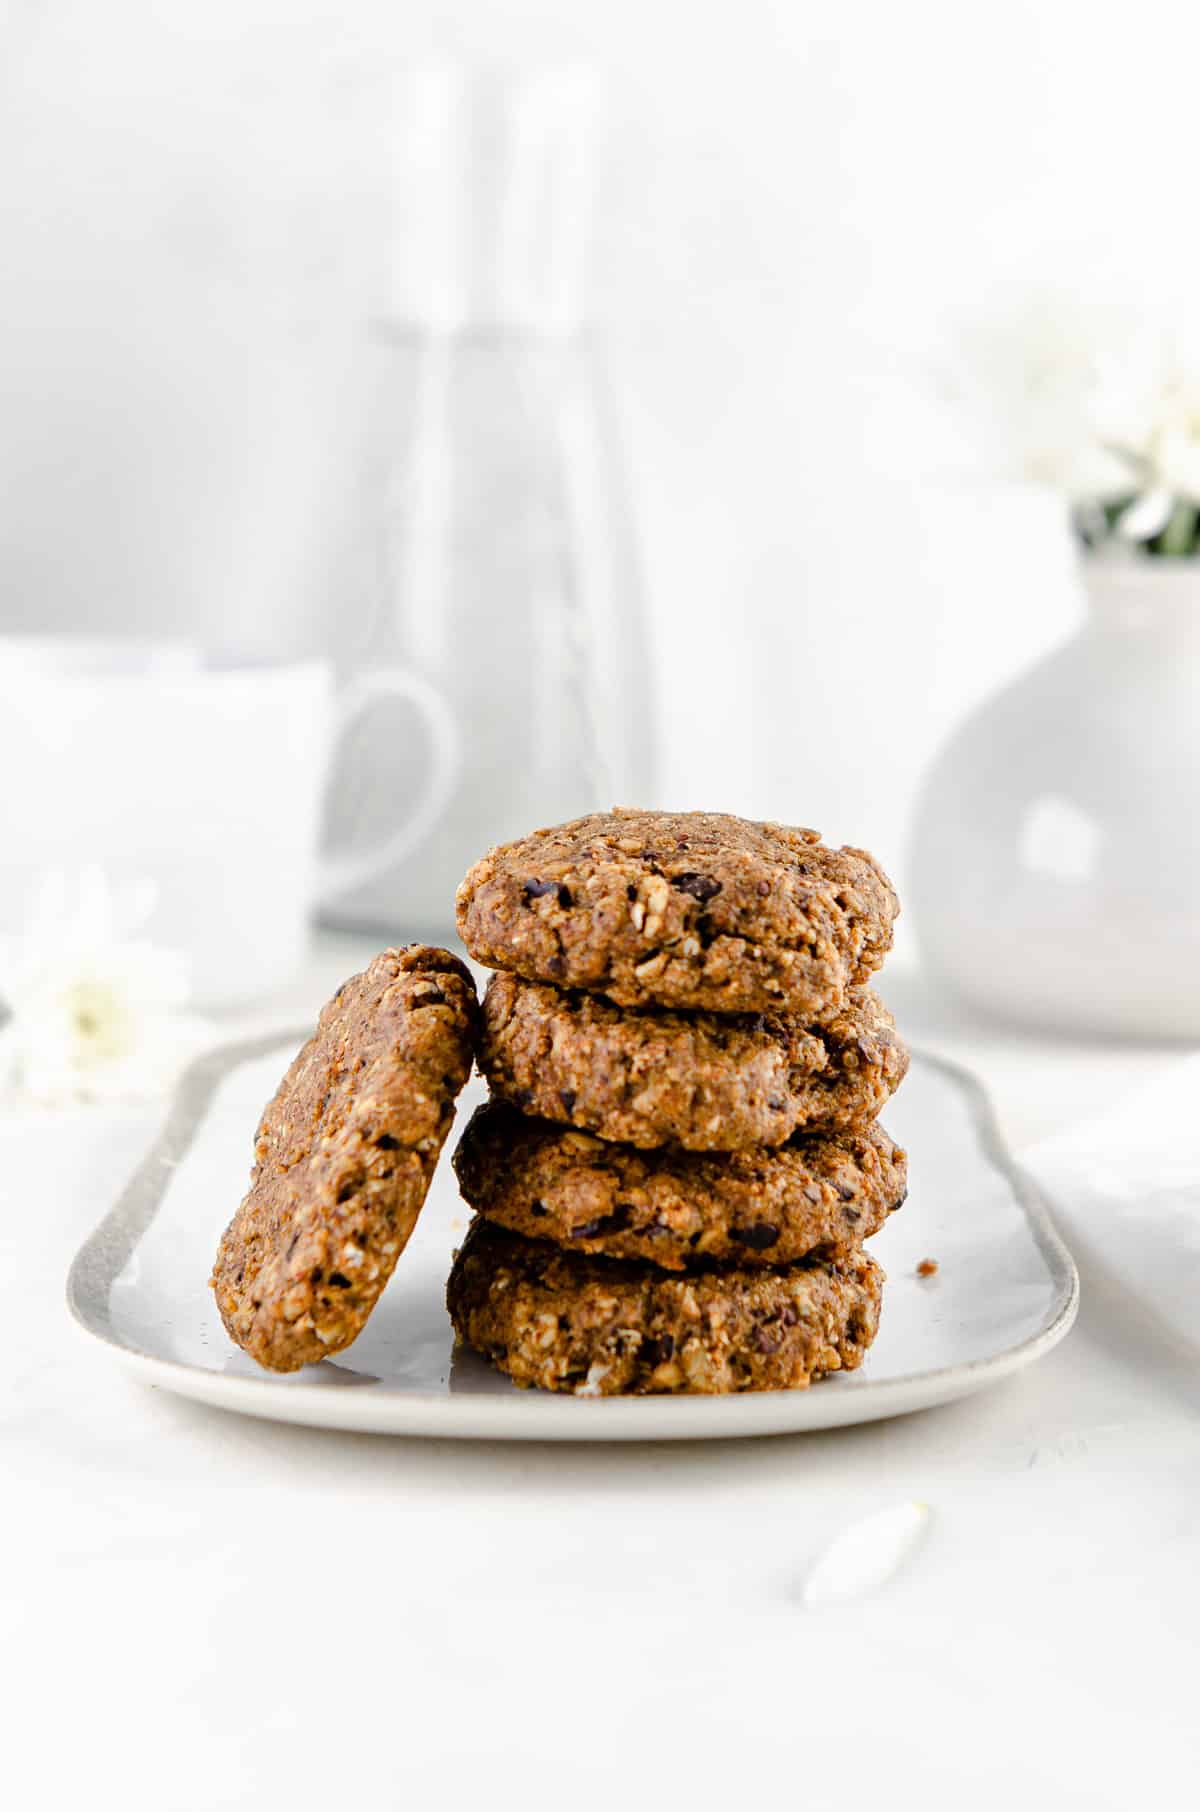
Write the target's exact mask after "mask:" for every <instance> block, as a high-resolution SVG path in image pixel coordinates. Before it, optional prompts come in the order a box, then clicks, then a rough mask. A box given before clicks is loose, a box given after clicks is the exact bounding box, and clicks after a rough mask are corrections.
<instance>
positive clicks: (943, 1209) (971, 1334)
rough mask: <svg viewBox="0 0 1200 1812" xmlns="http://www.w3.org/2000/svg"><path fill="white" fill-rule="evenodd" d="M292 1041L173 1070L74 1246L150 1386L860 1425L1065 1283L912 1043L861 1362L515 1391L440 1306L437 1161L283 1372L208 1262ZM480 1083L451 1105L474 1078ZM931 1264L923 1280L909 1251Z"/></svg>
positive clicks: (362, 1402)
mask: <svg viewBox="0 0 1200 1812" xmlns="http://www.w3.org/2000/svg"><path fill="white" fill-rule="evenodd" d="M299 1042H300V1040H299V1038H298V1037H296V1038H292V1039H290V1040H281V1039H280V1038H279V1037H278V1036H276V1037H273V1038H271V1039H269V1040H258V1041H256V1042H254V1043H248V1044H241V1045H233V1046H226V1047H225V1048H224V1049H222V1050H218V1051H214V1052H212V1053H210V1054H209V1055H208V1056H207V1057H204V1058H202V1059H201V1061H200V1062H199V1063H198V1064H196V1065H195V1066H194V1067H193V1069H192V1070H191V1071H189V1073H188V1075H187V1076H186V1077H185V1078H184V1081H183V1082H182V1084H181V1086H180V1088H179V1091H178V1093H177V1095H176V1097H175V1100H174V1102H173V1104H172V1108H171V1111H170V1114H169V1116H168V1119H167V1122H166V1125H165V1127H164V1129H163V1132H162V1133H161V1135H160V1137H159V1139H158V1141H157V1143H156V1144H155V1146H154V1147H153V1149H152V1150H151V1151H150V1152H149V1154H148V1155H147V1157H146V1159H145V1161H144V1163H143V1164H142V1166H141V1169H140V1170H139V1171H138V1173H137V1175H136V1176H135V1177H134V1179H133V1181H132V1182H131V1183H130V1185H129V1187H128V1189H127V1190H126V1191H125V1194H124V1195H123V1196H122V1198H121V1200H120V1201H119V1202H118V1203H117V1204H116V1206H115V1207H114V1208H113V1210H112V1212H111V1213H110V1214H109V1215H108V1216H107V1217H106V1219H105V1220H103V1221H102V1222H101V1224H100V1226H99V1227H98V1228H97V1229H96V1231H95V1232H94V1233H93V1234H92V1236H91V1238H90V1239H89V1240H88V1241H87V1243H86V1244H85V1245H84V1246H83V1247H82V1248H81V1250H80V1252H79V1253H78V1255H77V1257H76V1259H75V1262H74V1264H73V1265H72V1267H71V1273H70V1277H69V1280H68V1286H67V1295H68V1301H69V1303H70V1307H71V1310H72V1312H73V1314H74V1315H75V1317H76V1319H77V1321H79V1323H80V1324H81V1325H82V1326H83V1327H84V1328H85V1329H86V1330H87V1332H88V1333H89V1334H91V1335H93V1336H94V1337H95V1338H96V1339H97V1340H99V1341H100V1342H102V1344H103V1345H104V1347H105V1348H106V1349H107V1350H108V1351H109V1352H110V1353H112V1355H113V1357H114V1358H116V1359H118V1360H120V1361H122V1362H123V1363H124V1364H125V1365H127V1366H128V1367H130V1369H132V1370H133V1371H134V1372H135V1373H137V1374H138V1375H139V1376H140V1377H142V1378H144V1379H145V1380H146V1381H147V1382H148V1383H151V1384H158V1385H162V1386H164V1387H165V1388H166V1389H168V1390H173V1391H179V1392H181V1393H182V1394H183V1395H184V1396H188V1397H197V1398H199V1399H200V1400H201V1401H202V1402H205V1403H214V1404H217V1405H219V1406H220V1407H222V1408H225V1409H232V1410H240V1411H242V1412H243V1413H245V1414H248V1415H255V1416H267V1417H270V1418H272V1419H273V1420H277V1421H284V1422H304V1423H310V1424H312V1425H314V1426H316V1427H321V1428H349V1429H359V1430H370V1431H374V1432H376V1433H379V1434H405V1435H442V1436H445V1435H450V1436H461V1437H464V1438H470V1439H480V1440H484V1439H487V1440H538V1441H540V1440H583V1441H595V1440H602V1441H613V1440H621V1441H626V1440H635V1441H636V1440H645V1441H651V1440H654V1441H657V1440H682V1439H689V1438H701V1437H703V1438H714V1437H728V1436H733V1435H764V1434H782V1433H789V1432H799V1431H801V1430H804V1429H812V1428H832V1427H835V1426H837V1425H838V1424H841V1423H849V1422H870V1421H875V1420H877V1419H878V1418H880V1417H883V1416H893V1415H901V1414H904V1413H906V1412H908V1411H910V1410H915V1409H924V1408H926V1407H928V1406H929V1405H932V1404H936V1403H946V1402H948V1401H949V1400H950V1399H951V1398H953V1397H961V1396H964V1395H965V1394H966V1393H967V1392H968V1391H973V1390H978V1389H980V1388H981V1387H982V1386H983V1385H986V1384H991V1383H994V1382H995V1381H996V1380H997V1379H999V1378H1004V1377H1007V1376H1008V1375H1009V1374H1010V1373H1012V1372H1015V1371H1018V1370H1019V1369H1020V1368H1021V1367H1022V1366H1025V1365H1029V1364H1030V1363H1031V1362H1032V1361H1033V1360H1035V1359H1038V1358H1040V1357H1041V1355H1042V1354H1043V1353H1046V1352H1049V1350H1050V1348H1051V1347H1052V1346H1054V1345H1056V1343H1057V1342H1058V1341H1059V1340H1061V1339H1062V1337H1063V1335H1064V1334H1066V1332H1067V1331H1068V1329H1069V1328H1070V1326H1071V1323H1072V1321H1073V1320H1074V1318H1075V1311H1076V1307H1077V1303H1078V1296H1079V1280H1078V1277H1077V1275H1076V1272H1075V1266H1074V1264H1073V1263H1072V1260H1071V1257H1070V1255H1069V1253H1068V1252H1067V1251H1066V1249H1065V1247H1064V1246H1063V1244H1062V1242H1061V1240H1060V1239H1059V1238H1058V1235H1057V1234H1056V1233H1055V1231H1054V1229H1053V1227H1052V1225H1051V1223H1050V1220H1049V1217H1048V1216H1047V1214H1046V1211H1045V1208H1044V1206H1043V1204H1042V1201H1041V1199H1040V1197H1039V1195H1038V1193H1037V1191H1036V1189H1035V1187H1034V1185H1033V1184H1032V1183H1031V1182H1030V1181H1029V1179H1028V1178H1026V1177H1025V1176H1024V1175H1023V1174H1022V1173H1021V1172H1020V1171H1019V1170H1017V1168H1016V1167H1015V1166H1014V1164H1013V1163H1012V1161H1011V1159H1010V1158H1009V1156H1008V1154H1007V1153H1006V1151H1005V1149H1004V1147H1003V1145H1002V1144H1001V1141H1000V1138H999V1135H998V1133H997V1131H996V1127H995V1123H994V1120H993V1117H992V1113H991V1109H990V1106H989V1104H988V1101H987V1098H986V1096H985V1095H984V1093H983V1091H982V1089H981V1088H980V1086H979V1084H978V1083H977V1082H976V1081H975V1080H974V1079H973V1078H972V1077H971V1076H970V1075H969V1074H968V1073H967V1072H965V1071H963V1070H960V1069H958V1068H956V1067H954V1066H953V1065H950V1064H946V1063H942V1062H941V1061H939V1060H937V1059H934V1058H930V1057H922V1056H920V1055H918V1056H916V1057H915V1058H914V1061H913V1066H912V1070H911V1072H910V1075H909V1078H908V1081H907V1082H906V1083H905V1085H904V1088H903V1089H902V1090H901V1092H900V1094H899V1096H898V1097H897V1099H896V1101H895V1102H894V1103H893V1104H892V1106H891V1108H890V1110H889V1112H888V1114H887V1124H888V1128H889V1130H890V1131H891V1132H892V1134H893V1136H894V1137H896V1138H897V1139H899V1140H900V1141H901V1142H902V1143H903V1144H904V1145H906V1146H907V1147H908V1150H909V1160H910V1173H911V1174H910V1194H909V1200H908V1203H907V1205H906V1207H905V1208H904V1209H903V1211H902V1212H901V1213H899V1214H896V1215H893V1216H892V1218H891V1220H890V1222H889V1223H888V1225H887V1226H886V1227H885V1228H884V1229H883V1231H882V1232H881V1233H880V1234H879V1236H878V1237H877V1238H876V1239H875V1240H873V1241H872V1245H871V1249H872V1251H873V1252H874V1253H875V1254H876V1256H877V1257H878V1258H879V1259H881V1261H882V1262H883V1265H884V1267H885V1269H886V1270H887V1273H888V1279H889V1281H888V1284H887V1287H886V1289H885V1292H884V1307H883V1319H882V1322H881V1325H880V1331H879V1336H878V1339H877V1340H876V1343H875V1346H874V1347H873V1348H872V1350H871V1352H870V1353H869V1354H868V1355H867V1360H866V1363H865V1364H864V1366H863V1367H862V1369H861V1370H860V1371H857V1372H852V1373H848V1374H846V1375H845V1376H841V1377H837V1376H835V1377H832V1378H828V1379H825V1380H822V1381H821V1382H819V1383H817V1384H815V1385H814V1386H813V1387H812V1388H811V1389H810V1390H802V1391H773V1392H763V1393H748V1394H746V1395H743V1396H731V1397H634V1398H628V1397H626V1398H600V1399H583V1398H578V1397H569V1396H557V1395H554V1394H551V1393H545V1392H541V1391H519V1390H517V1389H515V1388H514V1387H513V1386H512V1385H511V1384H510V1383H509V1382H508V1380H507V1379H506V1378H504V1377H502V1376H501V1375H500V1374H499V1373H498V1372H496V1371H494V1370H493V1369H492V1368H491V1367H490V1366H489V1365H487V1364H486V1363H485V1362H484V1361H483V1360H482V1359H479V1358H478V1357H477V1356H476V1355H475V1354H473V1353H470V1352H464V1351H456V1350H455V1349H454V1344H453V1337H452V1334H451V1329H450V1324H449V1321H448V1320H447V1317H446V1312H445V1308H444V1306H443V1294H444V1289H445V1281H446V1274H447V1271H448V1270H449V1266H450V1256H451V1252H452V1250H453V1248H454V1246H455V1245H456V1244H458V1243H459V1242H460V1241H461V1238H462V1234H463V1230H464V1228H465V1226H466V1223H467V1219H468V1218H469V1214H468V1210H467V1209H466V1207H465V1206H464V1204H463V1202H462V1201H461V1200H460V1199H459V1196H458V1193H457V1190H456V1188H455V1183H454V1176H453V1172H452V1171H451V1168H450V1165H449V1162H448V1161H447V1160H446V1159H445V1158H443V1161H442V1164H441V1166H440V1168H439V1170H438V1174H437V1177H436V1178H435V1181H434V1185H433V1188H432V1189H431V1190H430V1193H429V1199H428V1201H427V1202H426V1205H425V1209H424V1212H423V1214H422V1216H421V1220H420V1223H419V1225H418V1228H417V1231H416V1233H415V1235H414V1236H413V1239H412V1241H411V1243H410V1245H409V1247H408V1249H407V1251H406V1252H405V1253H404V1254H403V1256H402V1258H401V1260H400V1264H399V1267H398V1269H397V1271H396V1275H395V1276H394V1277H393V1279H392V1281H391V1283H390V1285H389V1286H388V1289H387V1292H386V1294H385V1295H384V1297H383V1299H382V1301H381V1302H380V1304H379V1306H378V1308H377V1309H376V1311H375V1313H374V1315H373V1316H372V1318H371V1321H370V1323H369V1325H368V1326H367V1328H366V1329H365V1331H364V1332H363V1334H362V1335H361V1336H360V1337H359V1339H358V1340H357V1341H356V1342H355V1344H354V1346H353V1347H352V1348H351V1349H350V1350H349V1351H348V1352H345V1353H343V1354H341V1355H340V1356H339V1357H338V1358H337V1359H334V1360H326V1361H325V1362H324V1363H323V1364H321V1365H319V1366H316V1367H311V1368H309V1369H308V1370H306V1371H304V1372H301V1373H296V1374H292V1375H290V1376H287V1377H276V1376H273V1375H272V1374H270V1373H268V1372H264V1371H261V1370H260V1369H259V1368H258V1367H257V1366H256V1365H255V1364H254V1362H253V1361H252V1360H250V1359H248V1358H247V1357H246V1356H245V1354H244V1353H241V1352H239V1351H237V1350H236V1349H235V1348H234V1347H233V1346H231V1345H230V1343H229V1341H228V1340H227V1339H226V1336H225V1333H224V1330H223V1328H222V1327H221V1324H220V1321H219V1319H218V1316H217V1311H216V1307H215V1304H214V1302H213V1297H212V1292H211V1291H210V1290H209V1288H208V1274H209V1268H210V1265H211V1262H212V1256H213V1252H214V1251H215V1249H216V1244H217V1240H218V1237H219V1235H220V1232H221V1229H222V1228H223V1227H224V1225H225V1223H226V1222H227V1221H228V1219H229V1217H230V1215H231V1214H232V1212H233V1210H234V1208H235V1207H236V1206H237V1203H238V1201H239V1200H240V1199H241V1196H242V1193H243V1191H244V1188H245V1184H246V1177H247V1174H248V1167H249V1162H250V1151H251V1145H252V1142H253V1134H254V1128H255V1126H256V1124H257V1120H258V1115H259V1112H260V1110H261V1108H262V1105H263V1103H264V1101H266V1100H267V1099H268V1097H269V1096H270V1095H271V1094H272V1093H273V1091H274V1088H275V1084H276V1082H277V1080H278V1078H279V1075H280V1074H281V1072H282V1070H283V1068H284V1066H285V1063H286V1061H287V1059H288V1058H289V1057H290V1055H291V1051H292V1050H293V1049H294V1048H295V1046H296V1045H297V1044H298V1043H299ZM481 1092H482V1091H481V1087H480V1085H479V1084H478V1083H473V1084H472V1085H471V1088H470V1089H469V1090H468V1091H467V1096H466V1098H465V1099H464V1101H463V1104H462V1107H461V1109H460V1121H459V1124H460V1125H461V1124H462V1123H463V1119H464V1118H465V1115H466V1114H467V1113H468V1112H469V1111H470V1108H471V1107H472V1106H473V1105H474V1100H475V1099H476V1098H477V1097H478V1095H479V1094H480V1093H481ZM926 1257H929V1258H934V1259H936V1260H937V1264H938V1270H937V1274H936V1275H935V1276H933V1277H929V1278H921V1277H918V1275H917V1272H916V1267H917V1265H918V1264H919V1262H920V1261H921V1260H922V1259H923V1258H926Z"/></svg>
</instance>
